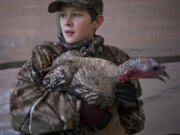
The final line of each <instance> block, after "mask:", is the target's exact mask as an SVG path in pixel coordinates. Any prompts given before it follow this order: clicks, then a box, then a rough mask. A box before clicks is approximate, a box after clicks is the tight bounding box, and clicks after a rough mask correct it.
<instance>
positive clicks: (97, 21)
mask: <svg viewBox="0 0 180 135" xmlns="http://www.w3.org/2000/svg"><path fill="white" fill-rule="evenodd" d="M95 21H96V24H95V27H96V29H97V28H98V27H99V26H101V24H102V23H103V22H104V16H103V15H98V16H97V17H96V20H95Z"/></svg>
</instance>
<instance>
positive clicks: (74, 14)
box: [73, 13, 81, 17]
mask: <svg viewBox="0 0 180 135" xmlns="http://www.w3.org/2000/svg"><path fill="white" fill-rule="evenodd" d="M73 16H74V17H80V16H81V14H80V13H73Z"/></svg>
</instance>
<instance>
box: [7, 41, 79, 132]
mask: <svg viewBox="0 0 180 135" xmlns="http://www.w3.org/2000/svg"><path fill="white" fill-rule="evenodd" d="M60 54H62V49H61V48H58V46H57V47H55V46H54V45H52V43H51V45H49V44H48V45H40V46H37V47H35V48H34V49H33V51H32V56H31V59H30V60H29V61H27V62H26V63H25V64H24V65H23V67H22V68H21V69H20V71H19V72H18V74H17V76H16V78H15V80H14V82H13V83H12V85H11V88H10V116H11V124H12V127H13V128H14V129H15V130H17V131H19V132H21V133H23V134H42V133H48V132H55V131H59V130H68V129H73V128H75V127H77V126H78V124H79V113H78V110H79V107H80V101H79V100H77V99H75V98H74V97H72V96H70V95H68V94H64V93H61V92H48V91H47V90H45V89H44V88H43V87H42V85H41V81H42V79H43V77H44V75H45V72H46V69H47V68H48V67H49V66H51V63H52V61H53V60H54V59H55V58H56V57H57V56H58V55H60Z"/></svg>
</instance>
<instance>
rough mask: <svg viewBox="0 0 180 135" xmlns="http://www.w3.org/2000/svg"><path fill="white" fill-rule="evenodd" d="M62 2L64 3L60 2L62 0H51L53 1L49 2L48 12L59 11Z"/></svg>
mask: <svg viewBox="0 0 180 135" xmlns="http://www.w3.org/2000/svg"><path fill="white" fill-rule="evenodd" d="M62 3H64V2H62V1H53V2H51V3H50V4H49V6H48V12H49V13H54V12H57V11H59V10H60V7H61V5H62Z"/></svg>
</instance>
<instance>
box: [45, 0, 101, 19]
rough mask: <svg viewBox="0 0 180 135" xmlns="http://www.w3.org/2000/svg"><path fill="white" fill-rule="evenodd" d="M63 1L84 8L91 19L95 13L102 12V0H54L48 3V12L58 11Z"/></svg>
mask: <svg viewBox="0 0 180 135" xmlns="http://www.w3.org/2000/svg"><path fill="white" fill-rule="evenodd" d="M64 3H68V4H71V5H74V6H80V7H83V8H86V9H87V10H88V12H89V14H90V15H91V18H92V20H93V19H94V16H95V17H96V16H97V15H100V14H103V1H102V0H56V1H53V2H51V3H50V4H49V6H48V11H49V12H50V13H54V12H57V11H60V9H61V5H62V4H64ZM91 10H92V11H91ZM93 12H94V13H93ZM95 14H96V15H95Z"/></svg>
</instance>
